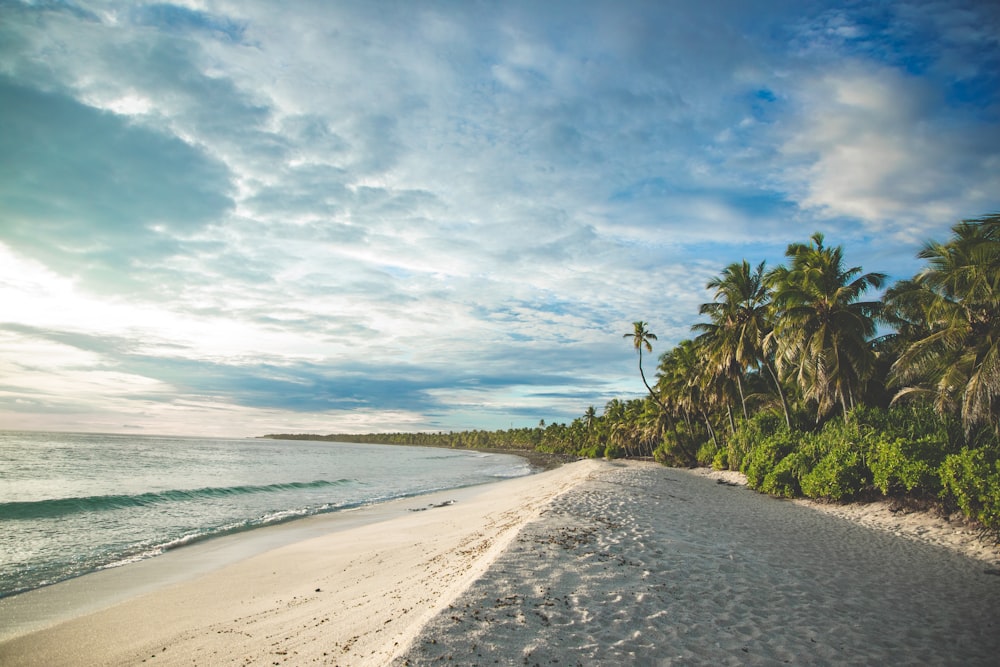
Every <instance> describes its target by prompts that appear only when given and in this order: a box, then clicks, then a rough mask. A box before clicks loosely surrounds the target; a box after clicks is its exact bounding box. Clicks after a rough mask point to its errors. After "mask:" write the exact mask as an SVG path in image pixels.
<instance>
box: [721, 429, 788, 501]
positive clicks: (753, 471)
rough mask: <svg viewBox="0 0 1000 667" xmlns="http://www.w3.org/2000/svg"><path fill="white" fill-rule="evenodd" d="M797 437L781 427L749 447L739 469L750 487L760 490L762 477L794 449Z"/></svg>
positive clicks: (762, 481)
mask: <svg viewBox="0 0 1000 667" xmlns="http://www.w3.org/2000/svg"><path fill="white" fill-rule="evenodd" d="M799 438H800V434H797V433H794V432H792V431H789V430H788V429H786V428H781V429H779V430H777V431H776V432H774V433H772V434H771V435H769V436H767V437H765V438H764V439H763V440H761V441H760V442H759V443H758V444H757V445H755V446H753V447H752V448H751V450H750V452H749V453H748V455H747V456H746V457H745V458H744V459H743V467H742V469H741V472H743V473H744V474H745V475H746V476H747V484H748V485H749V486H750V488H752V489H757V490H762V488H761V487H762V486H763V483H764V478H765V477H767V475H768V473H770V472H771V471H772V470H774V468H775V467H776V466H777V465H778V463H779V462H780V461H781V460H782V459H784V458H785V457H786V456H788V455H789V454H791V453H792V452H794V451H796V449H797V448H798V444H799ZM734 439H735V438H734Z"/></svg>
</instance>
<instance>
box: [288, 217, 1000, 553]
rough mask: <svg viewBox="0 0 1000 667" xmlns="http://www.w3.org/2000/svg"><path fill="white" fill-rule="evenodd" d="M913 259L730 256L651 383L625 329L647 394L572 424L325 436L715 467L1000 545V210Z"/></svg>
mask: <svg viewBox="0 0 1000 667" xmlns="http://www.w3.org/2000/svg"><path fill="white" fill-rule="evenodd" d="M918 258H919V259H922V260H924V262H925V266H924V268H923V269H922V270H921V271H920V272H919V273H917V274H916V275H915V276H913V277H912V278H909V279H905V280H900V281H898V282H896V283H894V284H892V285H888V284H887V277H886V276H885V274H882V273H874V272H865V271H864V270H863V269H862V268H861V267H860V266H849V265H848V264H847V262H846V261H845V255H844V250H843V248H842V247H841V246H829V245H827V243H826V239H825V238H824V237H823V235H822V234H818V233H817V234H814V235H813V236H812V237H811V238H810V239H809V240H807V241H805V242H797V243H792V244H790V245H788V247H787V249H786V252H785V262H784V263H783V264H780V265H778V266H775V267H773V268H768V267H767V266H766V264H765V263H764V262H760V263H757V264H752V263H750V262H749V261H747V260H745V259H744V260H742V261H740V262H735V263H732V264H730V265H728V266H726V267H725V268H723V269H722V271H721V272H720V273H719V275H718V276H716V277H714V278H713V279H711V280H710V281H708V283H707V285H706V288H707V290H708V291H709V293H710V295H711V301H708V302H706V303H703V304H702V305H701V307H700V308H699V314H700V315H701V316H702V319H701V321H699V322H698V323H697V324H695V325H694V327H693V328H692V336H691V337H690V338H688V339H686V340H683V341H681V342H680V343H678V344H677V345H675V346H673V347H672V348H670V349H668V350H666V351H665V352H662V353H661V354H660V355H659V356H658V358H657V366H656V371H655V376H654V378H653V381H652V384H650V381H649V378H647V375H646V371H645V369H644V367H643V353H644V352H645V353H646V354H652V353H653V342H655V341H656V340H657V337H656V335H655V334H654V333H653V332H651V331H650V330H649V328H648V325H647V324H646V322H644V321H637V322H634V323H633V329H632V330H631V331H629V332H626V333H625V334H624V337H625V338H627V339H630V342H631V344H632V346H633V347H634V349H635V350H636V352H637V355H638V367H639V374H640V377H641V379H642V382H643V384H644V386H645V388H646V390H647V393H646V395H645V397H644V398H637V399H631V400H619V399H614V400H612V401H610V402H608V403H607V404H606V405H605V406H604V407H603V411H602V412H601V413H600V414H598V412H597V411H596V410H595V409H594V407H589V408H588V409H587V410H586V412H585V413H584V414H583V415H582V416H580V417H578V418H577V419H574V420H573V421H572V422H571V423H569V424H557V423H552V424H548V425H546V424H545V423H544V421H543V422H541V423H539V425H538V426H537V427H535V428H522V429H510V430H500V431H463V432H457V433H456V432H450V433H396V434H369V435H365V436H358V435H333V436H327V439H334V440H350V441H354V442H383V443H395V444H422V445H435V446H450V447H467V448H477V447H494V448H508V449H509V448H521V449H533V450H538V451H543V452H553V453H560V454H570V455H576V456H587V457H599V456H604V457H608V458H616V457H652V458H654V459H656V460H657V461H660V462H663V463H666V464H670V465H682V466H693V465H712V466H714V467H716V468H720V469H732V470H740V471H742V472H744V473H746V474H747V478H748V481H749V483H750V485H751V486H752V487H753V488H756V489H758V490H761V491H764V492H767V493H771V494H774V495H781V496H795V495H806V496H810V497H822V498H831V499H834V500H850V499H855V498H861V497H866V496H871V495H905V496H909V497H916V498H921V499H933V500H935V501H937V502H942V503H944V504H945V505H947V506H950V507H957V508H959V509H961V510H962V511H963V512H965V514H967V515H968V516H969V517H971V518H973V519H975V520H977V521H978V522H980V524H981V525H983V526H985V527H986V528H988V529H992V530H994V531H998V532H995V533H994V534H996V535H1000V214H995V215H988V216H984V217H981V218H976V219H971V220H964V221H962V222H959V223H957V224H956V225H954V226H953V227H952V228H951V236H950V238H948V239H947V240H946V241H943V242H938V241H931V242H928V243H926V244H925V245H924V246H923V248H922V249H921V250H920V252H919V253H918ZM879 291H881V294H878V292H879ZM285 437H287V436H285ZM303 437H312V438H315V437H316V436H303Z"/></svg>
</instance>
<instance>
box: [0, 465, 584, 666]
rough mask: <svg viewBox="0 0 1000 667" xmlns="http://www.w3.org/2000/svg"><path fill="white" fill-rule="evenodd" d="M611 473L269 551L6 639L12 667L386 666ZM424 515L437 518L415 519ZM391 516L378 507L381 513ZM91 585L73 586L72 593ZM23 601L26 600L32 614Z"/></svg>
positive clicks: (572, 468)
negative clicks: (566, 505)
mask: <svg viewBox="0 0 1000 667" xmlns="http://www.w3.org/2000/svg"><path fill="white" fill-rule="evenodd" d="M598 466H599V464H598V463H596V462H593V461H589V462H588V461H581V462H578V463H574V464H570V465H566V466H563V467H561V468H559V469H557V470H552V471H548V472H545V473H541V474H538V475H532V476H530V477H523V478H518V479H513V480H506V481H503V482H499V483H497V484H490V485H486V486H483V487H474V488H472V489H463V490H460V491H452V492H446V493H442V494H436V495H432V496H422V497H420V498H416V499H410V500H407V501H398V502H396V503H393V507H395V513H394V517H393V518H388V519H387V520H383V521H379V522H377V523H370V524H367V525H360V526H355V527H353V528H349V529H347V530H338V531H337V532H333V533H331V534H329V535H327V536H323V537H317V538H313V539H308V540H304V541H301V542H297V543H294V544H290V545H287V546H283V547H280V548H277V549H274V550H271V551H267V552H265V553H261V554H258V555H255V556H253V557H250V558H248V559H245V560H242V561H240V562H237V563H235V564H232V565H229V566H226V567H223V568H221V569H217V570H215V571H211V572H208V573H205V574H202V575H201V576H199V577H197V578H196V579H193V580H189V581H182V582H180V583H174V584H172V585H169V586H166V587H163V588H159V589H156V590H153V591H152V592H147V593H145V594H143V595H140V596H138V597H133V598H129V599H125V600H124V601H120V602H117V603H116V604H113V606H110V607H108V608H105V609H102V610H99V611H96V612H93V613H89V614H85V615H82V616H79V617H77V618H73V619H72V620H68V621H64V622H59V623H57V624H56V625H54V626H52V627H49V628H46V629H43V630H40V631H36V632H32V633H29V634H26V635H21V636H17V637H14V638H12V639H8V640H6V641H4V642H2V643H0V665H4V666H5V667H11V666H14V665H44V666H46V667H53V666H57V665H135V664H140V663H142V662H149V663H152V664H157V665H192V664H195V665H249V664H266V665H272V664H293V665H300V664H308V663H317V664H331V665H336V664H340V665H385V664H387V663H388V662H389V661H390V660H391V659H392V656H393V655H394V654H395V653H396V652H397V651H399V650H400V649H401V648H403V647H405V646H406V645H407V643H408V642H409V641H410V640H411V639H412V637H413V636H414V635H415V634H416V633H417V632H418V631H419V629H420V628H421V626H422V625H423V624H424V622H425V621H426V620H427V619H428V618H430V617H432V616H433V615H434V614H435V613H436V612H437V611H438V610H439V609H440V608H441V606H442V605H446V604H447V603H449V602H450V601H452V600H453V599H454V597H455V596H456V595H458V594H459V593H460V592H461V591H462V590H464V589H465V588H466V587H467V586H468V585H469V584H470V583H471V582H472V581H474V580H475V579H476V577H478V576H479V575H480V574H481V573H482V572H483V571H485V569H486V568H487V567H488V566H489V564H490V563H491V562H492V561H493V560H494V559H495V558H496V556H497V555H498V554H499V553H500V552H502V551H503V549H504V547H506V546H507V544H508V543H509V542H510V541H511V540H512V539H513V538H514V537H515V536H516V535H517V532H518V531H519V530H520V529H521V528H522V527H523V526H524V525H525V523H527V522H528V521H530V520H531V519H533V518H535V517H536V516H537V515H538V513H539V512H540V511H541V510H542V509H544V508H545V507H546V506H547V505H548V504H549V503H550V502H551V501H552V500H553V498H555V497H556V496H558V494H560V493H562V492H564V491H566V490H568V489H570V488H572V487H573V486H575V485H576V484H578V483H579V482H581V481H582V480H583V479H585V478H586V477H587V476H588V475H589V474H590V473H591V472H592V471H593V470H594V469H595V468H596V467H598ZM453 499H457V502H455V503H454V504H450V505H446V506H442V507H429V505H431V504H441V503H443V502H446V501H449V500H453ZM417 508H427V509H426V511H408V510H412V509H417ZM387 511H389V513H390V515H391V514H392V512H391V508H390V509H389V510H387V509H386V508H385V507H382V508H379V515H380V516H386V512H387ZM352 521H354V523H357V519H356V518H354V519H352ZM153 560H154V561H155V560H156V559H153ZM122 569H123V570H125V569H128V568H122ZM87 579H88V577H82V578H80V579H79V580H77V582H76V583H74V582H67V584H69V585H68V586H66V587H65V590H70V589H72V588H74V586H77V587H78V586H79V585H80V584H79V582H83V581H84V580H87ZM60 586H61V585H57V586H53V587H50V588H49V589H42V591H38V593H39V594H40V596H44V597H46V598H47V599H46V604H45V605H41V607H43V608H47V609H48V610H51V607H52V606H53V603H52V602H51V600H49V599H48V598H51V597H53V596H55V597H56V598H57V599H58V597H59V595H60V590H62V589H60ZM28 595H29V596H30V594H28ZM33 597H34V596H32V598H28V596H18V597H16V598H11V599H9V600H7V601H0V602H7V604H6V605H0V624H3V623H4V614H8V615H10V616H14V615H17V614H21V615H23V613H24V609H23V607H24V606H25V605H27V606H28V607H30V606H31V605H30V604H28V603H30V602H31V600H32V599H33ZM18 598H23V599H27V602H24V601H23V600H22V601H21V602H20V607H22V608H20V609H18V604H17V603H18ZM12 602H13V603H12ZM112 602H115V600H112ZM55 606H58V604H57V603H56V604H55ZM46 613H48V612H47V611H46Z"/></svg>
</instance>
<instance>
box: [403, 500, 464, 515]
mask: <svg viewBox="0 0 1000 667" xmlns="http://www.w3.org/2000/svg"><path fill="white" fill-rule="evenodd" d="M456 502H457V501H455V500H446V501H444V502H443V503H436V504H435V503H431V504H430V505H428V506H427V507H411V508H410V511H411V512H425V511H427V510H429V509H437V508H438V507H448V506H449V505H454V504H455V503H456Z"/></svg>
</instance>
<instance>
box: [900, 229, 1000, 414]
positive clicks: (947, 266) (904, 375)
mask: <svg viewBox="0 0 1000 667" xmlns="http://www.w3.org/2000/svg"><path fill="white" fill-rule="evenodd" d="M952 232H953V235H952V238H951V240H950V241H948V242H947V243H935V242H931V243H928V244H926V245H925V246H924V248H923V250H921V251H920V253H919V254H918V257H920V258H921V259H925V260H927V262H928V266H927V268H925V269H924V270H923V271H922V272H921V273H919V274H918V275H917V276H916V277H914V278H913V280H910V281H904V282H902V283H900V284H898V285H897V286H896V287H895V288H894V289H893V290H890V292H889V295H888V296H889V299H890V303H891V304H893V305H894V306H895V307H896V309H897V311H904V312H907V313H914V312H915V311H916V312H918V313H920V314H922V315H923V318H924V319H923V322H922V323H921V324H922V325H923V326H922V328H920V329H917V333H916V334H915V335H914V336H913V338H914V339H915V340H913V342H912V343H911V344H910V345H909V346H908V347H907V348H906V349H905V350H904V351H903V353H902V354H901V355H900V357H899V359H898V360H897V361H896V363H895V364H894V366H893V371H892V381H894V382H895V383H897V384H900V385H903V388H902V389H901V390H900V391H899V393H897V394H896V397H895V398H894V399H893V400H899V399H901V398H903V397H906V396H911V395H930V396H932V397H933V398H934V404H935V407H936V408H937V410H938V412H940V413H945V412H954V413H957V414H960V415H961V418H962V424H963V426H964V428H965V431H966V434H969V433H970V432H971V430H972V429H973V428H974V427H975V426H977V425H979V424H984V423H988V424H990V425H991V426H992V427H993V428H994V430H995V431H996V432H997V433H1000V416H998V413H1000V215H991V216H986V217H983V218H979V219H974V220H964V221H962V222H960V223H958V224H957V225H955V226H954V227H952Z"/></svg>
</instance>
